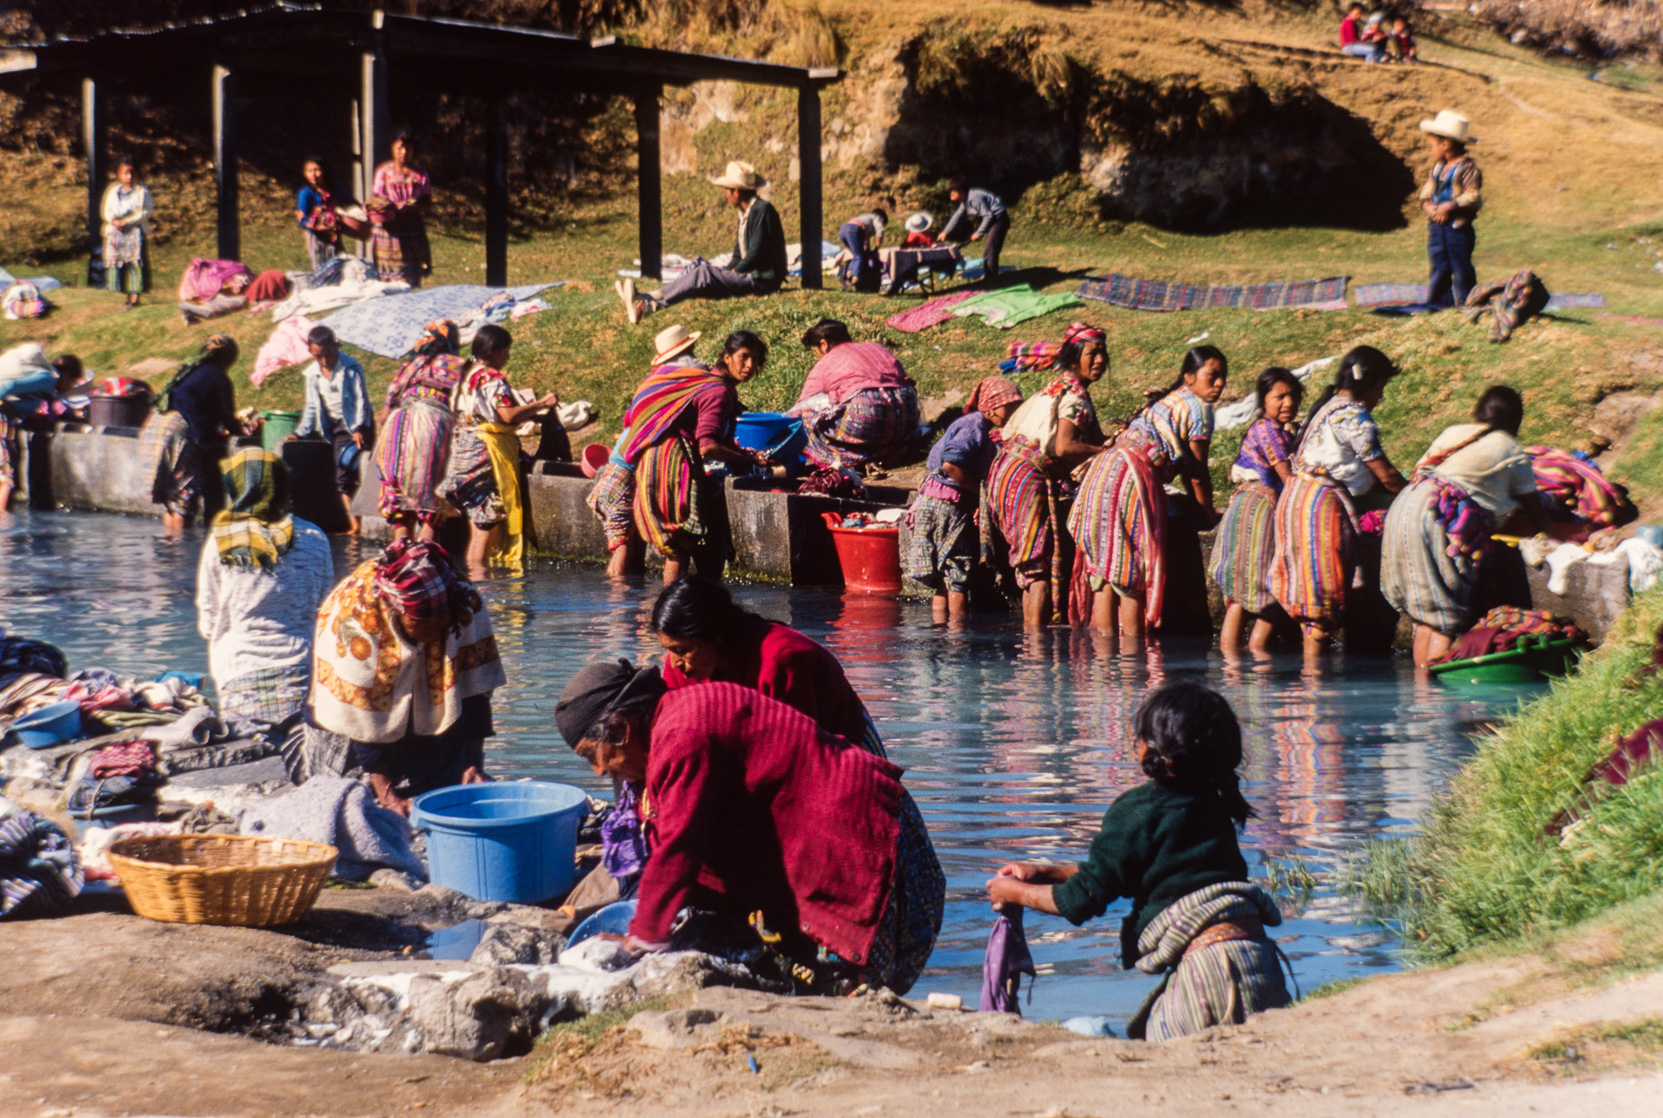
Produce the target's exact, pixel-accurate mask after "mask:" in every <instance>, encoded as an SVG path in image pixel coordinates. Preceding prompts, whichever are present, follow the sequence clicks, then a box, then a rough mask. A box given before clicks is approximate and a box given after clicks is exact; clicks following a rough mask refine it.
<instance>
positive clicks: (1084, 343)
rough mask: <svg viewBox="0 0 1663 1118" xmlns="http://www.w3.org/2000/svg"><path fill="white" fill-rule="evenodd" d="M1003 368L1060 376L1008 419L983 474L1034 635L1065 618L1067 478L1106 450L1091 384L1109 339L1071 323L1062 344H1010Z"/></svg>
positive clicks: (1103, 368)
mask: <svg viewBox="0 0 1663 1118" xmlns="http://www.w3.org/2000/svg"><path fill="white" fill-rule="evenodd" d="M1005 367H1008V368H1010V369H1012V370H1024V369H1051V370H1053V371H1055V372H1056V373H1057V376H1056V377H1055V378H1053V379H1052V381H1051V383H1050V384H1048V385H1046V386H1045V389H1044V391H1042V392H1036V393H1035V394H1034V395H1032V396H1029V397H1028V398H1027V399H1026V400H1024V401H1023V402H1022V405H1021V406H1020V407H1018V408H1017V409H1016V412H1015V413H1014V414H1013V415H1012V416H1011V417H1010V419H1009V420H1007V421H1006V423H1005V426H1004V428H1003V429H1002V430H1001V432H1000V434H999V440H998V441H999V451H998V453H997V454H995V455H994V456H993V464H992V465H991V466H989V467H988V473H987V508H988V513H989V514H990V517H991V519H992V521H993V527H994V528H995V529H996V530H997V531H998V533H999V535H1000V536H1002V537H1003V538H1004V540H1005V543H1006V545H1007V547H1008V548H1009V552H1010V565H1011V568H1012V569H1013V570H1014V571H1015V572H1016V584H1017V586H1019V587H1020V588H1021V589H1022V620H1023V623H1024V624H1025V625H1026V626H1027V627H1028V628H1030V629H1038V628H1041V627H1042V626H1044V625H1045V624H1047V622H1055V621H1061V620H1062V614H1061V610H1060V608H1059V607H1060V604H1061V602H1062V597H1063V588H1064V586H1065V585H1066V584H1067V574H1066V569H1065V568H1064V566H1063V558H1062V557H1063V550H1064V549H1063V547H1062V546H1061V540H1060V539H1058V536H1059V534H1060V533H1061V531H1062V527H1063V525H1064V524H1065V523H1066V521H1065V520H1064V518H1063V514H1062V509H1063V506H1064V504H1065V503H1066V499H1067V497H1068V496H1069V495H1070V494H1071V493H1072V486H1071V484H1070V482H1069V476H1070V475H1071V474H1072V473H1073V472H1074V471H1075V470H1077V469H1078V468H1079V467H1081V466H1083V465H1084V464H1085V463H1086V462H1088V461H1090V460H1091V459H1092V458H1093V457H1094V456H1096V455H1098V454H1101V453H1102V451H1103V430H1102V427H1101V426H1100V425H1099V424H1098V422H1097V408H1096V406H1095V405H1094V404H1093V403H1092V401H1091V386H1092V385H1093V384H1095V383H1096V382H1097V381H1099V380H1101V379H1102V378H1103V376H1104V375H1105V374H1106V373H1107V372H1108V371H1109V349H1108V335H1106V334H1105V333H1103V331H1102V330H1099V329H1098V328H1097V327H1095V326H1091V325H1088V324H1087V323H1084V322H1076V323H1073V324H1072V325H1070V326H1069V328H1068V329H1067V330H1066V331H1065V332H1064V333H1063V338H1062V341H1061V343H1052V342H1017V343H1014V344H1013V345H1012V346H1011V348H1010V360H1009V361H1007V362H1005V363H1004V365H1002V366H1001V368H1005Z"/></svg>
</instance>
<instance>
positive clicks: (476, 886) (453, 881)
mask: <svg viewBox="0 0 1663 1118" xmlns="http://www.w3.org/2000/svg"><path fill="white" fill-rule="evenodd" d="M588 810H589V797H588V796H586V795H585V794H584V793H583V790H582V789H581V788H574V787H572V786H571V785H569V784H554V783H550V782H547V781H517V782H513V783H508V782H500V781H499V782H493V783H488V784H458V785H454V786H452V787H450V788H439V789H435V790H434V791H432V792H427V793H424V794H422V795H420V796H417V797H416V799H415V802H414V803H412V804H411V805H410V823H411V825H412V826H414V827H416V828H418V829H420V830H422V831H425V832H426V833H427V863H428V877H429V878H430V879H431V880H432V882H433V884H435V885H444V886H446V887H448V888H451V889H455V890H456V891H457V892H459V893H465V894H466V895H468V896H470V897H472V898H473V899H474V900H477V901H509V902H512V903H515V904H536V903H538V902H540V901H546V900H549V899H550V898H552V897H558V896H562V895H564V894H566V893H569V892H571V889H572V886H573V885H574V884H576V882H577V829H578V825H579V824H580V823H581V822H582V821H583V816H584V815H585V813H587V812H588Z"/></svg>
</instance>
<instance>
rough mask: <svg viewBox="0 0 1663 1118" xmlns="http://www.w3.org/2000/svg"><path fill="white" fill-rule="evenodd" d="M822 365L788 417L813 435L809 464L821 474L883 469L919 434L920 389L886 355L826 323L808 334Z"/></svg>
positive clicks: (876, 346)
mask: <svg viewBox="0 0 1663 1118" xmlns="http://www.w3.org/2000/svg"><path fill="white" fill-rule="evenodd" d="M803 347H804V348H805V349H808V350H810V351H812V352H813V353H814V354H815V355H816V356H817V357H818V358H819V360H817V361H816V362H815V363H814V368H812V369H810V370H809V374H808V379H807V380H805V381H804V382H803V388H802V391H801V392H800V393H798V395H797V402H796V403H795V404H793V405H792V406H791V410H790V411H788V412H786V414H787V415H792V416H798V417H800V418H801V419H802V421H803V426H804V427H805V428H806V429H807V431H808V447H807V448H806V449H805V450H804V451H803V454H804V456H805V457H806V458H807V459H808V460H809V461H810V462H812V463H813V464H814V465H815V466H817V467H819V468H820V469H831V470H860V469H863V468H865V467H866V466H868V465H875V466H881V465H883V464H884V463H886V462H888V461H889V460H891V459H892V458H893V457H894V456H895V454H896V453H897V452H899V451H901V450H904V449H905V448H906V447H907V446H908V445H909V444H910V443H911V442H912V439H913V436H914V435H916V434H917V432H918V388H917V386H916V385H915V384H914V383H913V380H912V378H911V377H909V376H907V371H906V370H905V369H903V368H902V367H901V362H900V360H899V359H898V358H897V357H896V356H895V355H894V354H893V353H891V352H890V350H889V347H888V346H885V345H881V344H879V343H877V342H857V341H854V340H853V339H852V338H851V337H850V336H849V328H848V326H846V325H844V324H843V323H841V322H839V321H837V320H836V319H832V318H822V319H821V320H820V321H819V322H817V323H815V324H814V325H813V326H811V327H809V328H808V330H807V331H806V332H805V333H804V334H803Z"/></svg>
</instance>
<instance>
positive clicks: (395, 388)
mask: <svg viewBox="0 0 1663 1118" xmlns="http://www.w3.org/2000/svg"><path fill="white" fill-rule="evenodd" d="M459 339H460V332H459V331H458V330H457V329H456V323H454V322H451V321H450V320H449V319H445V320H444V321H442V322H429V323H428V324H427V328H426V329H425V330H424V331H423V332H422V336H421V339H420V340H419V341H417V342H416V348H415V353H414V356H412V357H411V358H410V360H409V361H406V362H405V363H404V365H403V366H402V367H400V369H399V370H398V372H397V373H396V374H395V375H394V376H393V383H392V384H391V385H389V386H388V388H387V429H386V431H384V432H383V433H382V436H381V441H380V442H379V443H378V444H377V445H376V449H375V464H376V467H377V469H378V470H379V471H380V473H381V500H380V502H379V506H380V510H381V515H382V517H383V518H384V519H385V520H386V521H387V523H388V524H390V525H392V529H393V538H394V539H405V538H407V537H408V536H410V535H411V534H412V533H414V534H416V535H418V536H420V538H422V539H424V540H431V539H433V538H434V535H435V534H436V532H437V530H438V524H439V517H440V500H439V486H440V485H441V484H442V483H443V482H444V480H445V473H446V470H447V468H448V467H449V465H450V448H451V441H452V438H453V436H454V434H455V431H456V413H455V412H453V411H452V410H451V406H450V405H451V397H452V396H453V395H454V394H455V393H456V390H457V387H458V386H459V385H460V384H461V383H462V376H463V374H464V373H465V372H467V369H468V363H467V362H466V361H465V360H463V359H462V358H461V357H460V356H458V353H457V351H458V349H459V348H460V340H459Z"/></svg>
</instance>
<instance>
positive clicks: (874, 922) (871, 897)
mask: <svg viewBox="0 0 1663 1118" xmlns="http://www.w3.org/2000/svg"><path fill="white" fill-rule="evenodd" d="M900 775H901V770H900V769H899V768H897V767H896V766H895V765H892V764H890V763H889V762H888V761H884V760H881V759H880V758H878V757H876V756H874V755H873V754H871V753H868V752H866V751H865V750H863V749H861V748H860V747H859V746H854V745H850V744H849V743H848V742H846V741H844V740H843V739H841V738H838V737H834V736H832V735H830V734H827V733H825V732H824V731H822V730H820V729H819V728H818V727H817V726H815V724H814V722H813V721H812V720H811V719H810V718H809V717H808V716H807V715H805V714H802V713H801V712H799V711H796V710H793V709H792V708H790V707H788V706H786V705H785V704H784V703H780V702H776V701H774V700H773V699H770V698H768V697H767V696H766V695H761V694H758V693H757V692H756V691H752V690H751V689H749V688H746V687H740V686H739V685H738V684H734V683H701V684H698V685H696V686H693V687H682V688H679V689H677V690H674V691H670V692H668V693H667V694H665V696H664V698H662V699H660V700H659V703H658V707H657V709H656V711H655V712H654V714H653V724H652V744H651V747H650V751H649V752H648V755H647V781H646V792H645V795H644V796H643V797H642V801H641V802H642V813H643V815H644V817H645V820H646V826H647V841H648V844H649V845H650V846H651V848H652V858H651V859H650V860H649V861H648V862H647V868H646V869H645V870H644V871H642V874H641V888H640V892H639V894H638V900H639V908H637V910H636V913H635V919H634V921H633V922H632V923H631V924H630V929H629V930H630V933H631V934H632V935H633V936H635V938H636V939H639V940H642V941H644V942H647V943H664V942H666V941H667V940H668V939H669V938H670V924H671V922H672V921H673V920H674V919H675V915H676V913H677V912H678V911H680V910H681V909H682V908H684V907H686V906H687V905H688V904H689V903H691V902H693V901H694V900H695V891H696V890H697V891H698V892H700V893H702V894H704V896H702V897H699V898H698V900H699V903H701V904H707V905H708V904H710V903H712V900H713V898H712V897H711V894H714V895H715V897H714V901H715V903H719V904H721V906H722V907H723V908H726V909H729V910H732V911H735V912H740V913H747V914H748V913H751V912H754V911H757V910H758V909H760V910H761V911H762V913H763V915H764V918H765V922H766V923H767V925H768V926H769V927H771V928H778V929H792V928H796V929H800V930H801V931H802V932H803V933H804V934H806V935H807V936H808V937H809V938H810V939H812V940H813V941H814V942H816V943H818V944H820V945H821V946H824V947H826V948H829V949H830V950H832V951H835V952H836V953H837V954H838V955H840V956H842V957H843V958H844V959H846V960H848V961H849V962H852V963H856V964H861V963H865V962H866V960H867V957H868V954H869V953H870V951H871V948H872V941H873V939H874V938H875V936H876V935H877V930H878V920H879V918H880V917H881V916H882V915H883V909H884V904H885V903H886V902H887V901H888V899H889V890H890V883H891V881H892V879H893V877H894V873H895V846H896V841H897V839H898V838H899V836H900V823H899V821H898V819H897V813H898V812H899V810H900V800H901V790H902V789H901V782H900V779H899V778H900Z"/></svg>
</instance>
